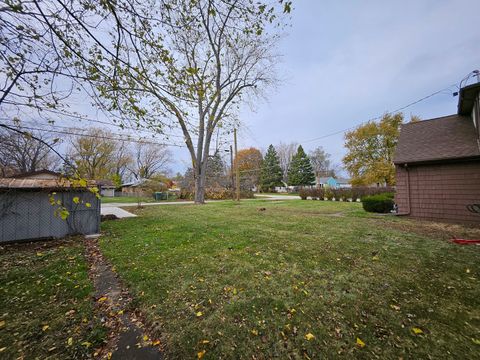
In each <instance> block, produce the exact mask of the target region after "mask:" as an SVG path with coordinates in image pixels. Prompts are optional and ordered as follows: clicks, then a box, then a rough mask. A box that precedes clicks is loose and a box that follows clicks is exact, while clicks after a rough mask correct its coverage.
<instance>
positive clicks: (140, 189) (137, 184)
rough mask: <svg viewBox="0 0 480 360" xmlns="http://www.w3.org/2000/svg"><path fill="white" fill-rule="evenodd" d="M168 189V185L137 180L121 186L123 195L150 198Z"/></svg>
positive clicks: (153, 181) (147, 180) (149, 180)
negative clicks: (156, 192)
mask: <svg viewBox="0 0 480 360" xmlns="http://www.w3.org/2000/svg"><path fill="white" fill-rule="evenodd" d="M166 188H167V186H166V184H164V183H163V182H160V181H155V180H151V179H143V178H140V179H137V180H134V181H130V182H126V183H124V184H122V185H121V189H122V194H124V195H126V196H129V195H131V196H150V195H152V194H153V193H154V192H155V191H162V190H165V189H166Z"/></svg>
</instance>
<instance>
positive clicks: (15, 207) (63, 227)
mask: <svg viewBox="0 0 480 360" xmlns="http://www.w3.org/2000/svg"><path fill="white" fill-rule="evenodd" d="M91 186H94V183H93V182H90V183H89V184H88V187H91ZM62 210H63V212H62ZM65 210H66V211H68V216H66V218H64V219H62V215H66V214H67V212H66V211H65ZM64 217H65V216H64ZM99 231H100V200H99V199H98V198H97V196H96V194H94V193H93V192H91V191H90V190H89V188H87V187H80V186H78V185H76V184H73V183H72V182H70V181H69V180H66V179H62V178H56V179H35V178H34V179H31V178H27V179H25V178H0V243H5V242H12V241H25V240H37V239H48V238H62V237H65V236H67V235H74V234H84V235H88V234H96V233H98V232H99Z"/></svg>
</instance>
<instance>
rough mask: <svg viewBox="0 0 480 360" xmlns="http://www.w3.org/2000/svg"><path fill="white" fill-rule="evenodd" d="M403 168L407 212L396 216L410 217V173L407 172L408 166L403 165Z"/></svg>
mask: <svg viewBox="0 0 480 360" xmlns="http://www.w3.org/2000/svg"><path fill="white" fill-rule="evenodd" d="M403 167H404V168H405V171H406V172H407V204H408V210H407V211H406V212H403V213H399V214H397V216H406V215H410V212H411V207H410V201H411V199H410V197H411V196H410V172H409V171H408V164H404V165H403Z"/></svg>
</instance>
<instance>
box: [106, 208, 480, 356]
mask: <svg viewBox="0 0 480 360" xmlns="http://www.w3.org/2000/svg"><path fill="white" fill-rule="evenodd" d="M262 208H264V209H265V210H263V209H262ZM138 214H139V215H141V217H138V218H131V219H124V220H118V221H111V222H106V223H104V225H103V229H104V231H105V236H104V237H102V240H101V247H102V249H103V250H104V252H105V254H106V256H107V257H108V258H109V259H110V260H111V261H112V263H113V264H114V265H115V267H116V269H117V271H118V273H119V274H120V276H121V277H122V278H123V279H124V280H125V282H126V284H127V285H128V286H129V287H130V289H131V291H132V293H133V295H134V297H135V298H136V305H137V306H138V307H139V308H140V310H141V311H142V312H143V313H144V314H145V316H146V317H147V319H148V320H149V322H150V324H152V326H153V327H154V328H156V331H158V333H159V334H161V335H162V336H163V340H164V344H165V346H166V353H167V356H168V357H170V358H192V357H196V356H197V354H198V353H199V352H200V353H201V354H203V351H205V354H204V355H205V358H209V359H218V358H245V359H247V358H248V359H252V358H255V359H262V358H273V357H278V358H289V357H290V358H296V359H297V358H298V359H300V358H325V357H326V358H334V357H336V358H338V357H341V358H352V357H356V358H373V357H378V358H383V359H386V358H388V359H398V358H457V359H466V358H475V357H477V356H478V354H479V353H480V286H479V285H480V284H479V272H480V265H479V264H480V248H479V247H478V246H459V245H454V244H451V243H449V242H447V241H445V239H446V238H448V237H449V236H450V235H451V234H456V235H457V236H463V235H465V234H467V235H470V236H477V237H480V233H479V232H478V231H477V232H475V231H470V232H469V231H467V230H465V229H463V228H461V227H452V226H442V225H437V224H431V225H429V224H425V223H419V222H413V221H410V220H407V219H400V218H392V217H386V216H371V215H368V214H366V213H364V212H363V210H362V209H361V205H360V204H356V203H343V202H323V201H311V200H310V201H301V200H298V201H296V200H293V201H292V200H285V201H278V202H268V201H260V200H256V201H255V200H253V201H244V202H242V204H241V205H235V204H233V203H231V202H222V203H214V204H208V205H205V206H190V205H183V206H169V207H161V206H158V207H148V208H145V209H143V210H139V211H138ZM357 339H358V340H357ZM363 344H365V345H364V346H362V345H363Z"/></svg>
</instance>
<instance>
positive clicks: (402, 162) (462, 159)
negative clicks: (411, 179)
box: [393, 155, 480, 166]
mask: <svg viewBox="0 0 480 360" xmlns="http://www.w3.org/2000/svg"><path fill="white" fill-rule="evenodd" d="M468 161H480V155H474V156H463V157H452V158H443V159H425V160H414V161H407V160H400V161H398V160H394V161H393V164H394V165H398V166H405V165H433V164H442V163H455V162H468Z"/></svg>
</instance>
